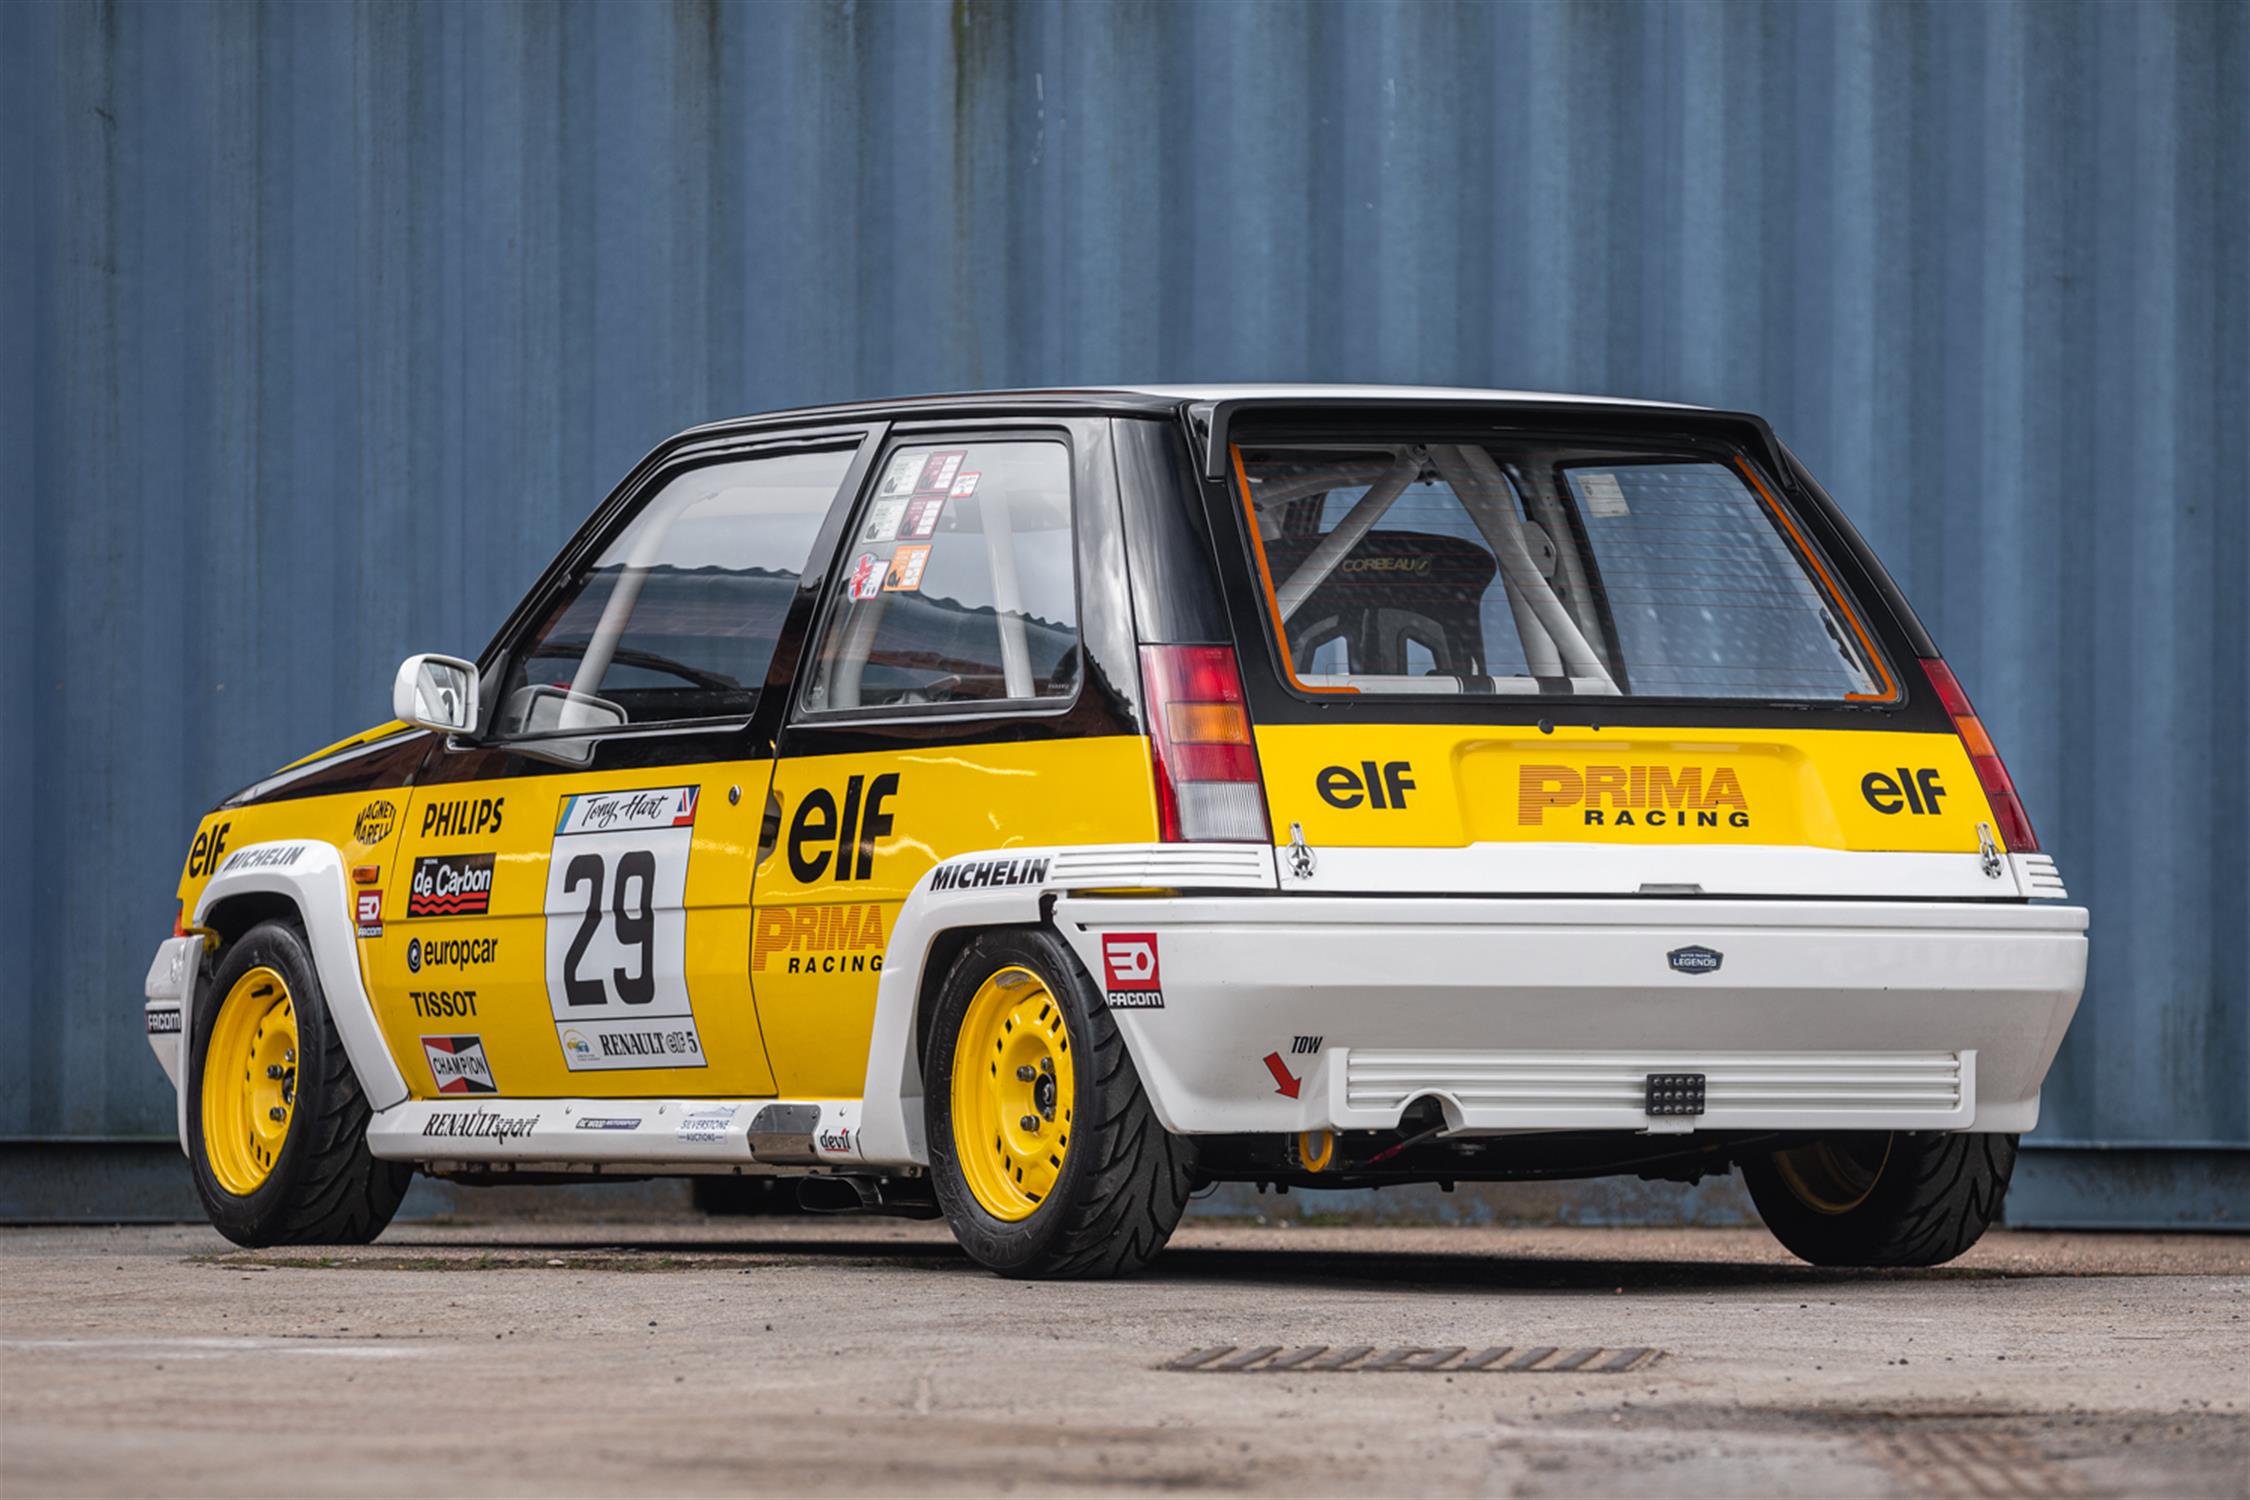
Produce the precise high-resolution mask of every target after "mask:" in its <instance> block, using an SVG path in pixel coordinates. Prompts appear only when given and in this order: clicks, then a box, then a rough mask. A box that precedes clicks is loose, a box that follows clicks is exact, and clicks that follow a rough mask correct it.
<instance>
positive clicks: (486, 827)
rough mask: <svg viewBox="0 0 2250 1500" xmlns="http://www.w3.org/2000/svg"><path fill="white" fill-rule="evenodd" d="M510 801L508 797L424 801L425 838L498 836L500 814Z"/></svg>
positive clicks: (423, 823)
mask: <svg viewBox="0 0 2250 1500" xmlns="http://www.w3.org/2000/svg"><path fill="white" fill-rule="evenodd" d="M507 801H508V799H507V798H505V797H460V798H455V799H453V800H451V801H439V802H425V803H423V804H422V837H424V838H426V839H459V838H469V837H472V836H474V835H476V834H480V833H498V832H499V831H500V815H501V812H502V810H503V809H504V808H505V806H506V804H507Z"/></svg>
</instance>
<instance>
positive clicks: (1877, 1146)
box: [1773, 1135, 1891, 1214]
mask: <svg viewBox="0 0 2250 1500" xmlns="http://www.w3.org/2000/svg"><path fill="white" fill-rule="evenodd" d="M1890 1161H1891V1137H1890V1136H1888V1135H1885V1136H1881V1137H1878V1138H1877V1139H1875V1140H1872V1141H1858V1140H1855V1141H1852V1142H1850V1143H1848V1144H1846V1143H1840V1142H1836V1141H1826V1140H1821V1141H1814V1142H1813V1143H1812V1144H1811V1145H1809V1146H1798V1147H1796V1148H1794V1149H1792V1150H1789V1151H1777V1152H1775V1153H1774V1157H1773V1167H1774V1172H1775V1174H1776V1175H1777V1176H1779V1177H1780V1178H1781V1180H1782V1183H1783V1185H1785V1186H1786V1187H1787V1188H1788V1189H1789V1192H1790V1195H1791V1196H1792V1197H1794V1198H1795V1199H1796V1200H1797V1201H1798V1202H1799V1203H1802V1204H1803V1205H1804V1206H1805V1207H1807V1208H1809V1209H1811V1210H1812V1211H1813V1212H1814V1213H1819V1214H1848V1213H1850V1212H1851V1211H1852V1210H1853V1209H1855V1208H1857V1207H1859V1206H1860V1205H1861V1204H1862V1203H1865V1202H1866V1201H1867V1195H1868V1194H1870V1193H1872V1192H1874V1191H1875V1184H1876V1183H1878V1182H1880V1181H1881V1180H1882V1178H1883V1168H1885V1167H1887V1166H1889V1165H1890Z"/></svg>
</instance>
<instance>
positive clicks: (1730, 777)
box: [1516, 765, 1750, 828]
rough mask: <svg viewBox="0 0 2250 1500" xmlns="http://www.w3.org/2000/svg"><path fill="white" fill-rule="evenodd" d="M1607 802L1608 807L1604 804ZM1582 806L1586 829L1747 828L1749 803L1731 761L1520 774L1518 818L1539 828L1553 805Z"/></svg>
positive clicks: (1529, 769)
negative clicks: (1708, 767) (1705, 765)
mask: <svg viewBox="0 0 2250 1500" xmlns="http://www.w3.org/2000/svg"><path fill="white" fill-rule="evenodd" d="M1605 801H1606V802H1607V803H1608V804H1609V805H1608V806H1607V807H1604V806H1603V805H1602V804H1603V803H1604V802H1605ZM1572 807H1576V808H1578V809H1579V810H1580V817H1581V819H1582V821H1583V823H1584V825H1585V826H1586V827H1588V828H1639V827H1647V828H1718V827H1720V826H1722V825H1723V826H1725V827H1728V828H1748V827H1749V826H1750V802H1749V799H1748V798H1746V797H1745V796H1743V794H1742V780H1741V778H1740V777H1739V776H1737V775H1736V774H1735V770H1734V767H1732V766H1719V767H1716V768H1714V769H1711V770H1705V769H1704V768H1703V767H1702V766H1588V767H1586V769H1585V770H1584V771H1578V770H1575V769H1573V768H1572V767H1570V766H1538V765H1527V766H1523V767H1521V768H1519V770H1518V772H1517V775H1516V821H1517V823H1519V824H1521V825H1523V826H1524V827H1527V828H1537V827H1539V826H1541V825H1542V824H1544V823H1545V822H1546V820H1547V810H1548V809H1549V808H1572Z"/></svg>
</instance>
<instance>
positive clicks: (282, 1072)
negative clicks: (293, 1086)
mask: <svg viewBox="0 0 2250 1500" xmlns="http://www.w3.org/2000/svg"><path fill="white" fill-rule="evenodd" d="M288 1073H289V1070H288V1069H287V1068H285V1067H283V1066H282V1065H281V1064H280V1063H267V1064H266V1076H267V1077H268V1078H285V1077H287V1076H288Z"/></svg>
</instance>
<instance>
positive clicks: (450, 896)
mask: <svg viewBox="0 0 2250 1500" xmlns="http://www.w3.org/2000/svg"><path fill="white" fill-rule="evenodd" d="M491 908H492V856H491V855H489V854H425V855H423V856H422V857H421V858H420V859H417V860H416V861H414V878H413V880H412V882H411V883H410V884H409V885H408V887H407V892H406V914H407V915H408V916H410V917H475V916H482V915H483V914H484V913H485V912H487V911H489V910H491Z"/></svg>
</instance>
